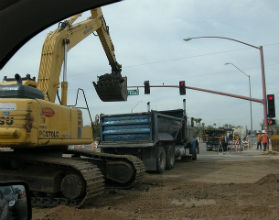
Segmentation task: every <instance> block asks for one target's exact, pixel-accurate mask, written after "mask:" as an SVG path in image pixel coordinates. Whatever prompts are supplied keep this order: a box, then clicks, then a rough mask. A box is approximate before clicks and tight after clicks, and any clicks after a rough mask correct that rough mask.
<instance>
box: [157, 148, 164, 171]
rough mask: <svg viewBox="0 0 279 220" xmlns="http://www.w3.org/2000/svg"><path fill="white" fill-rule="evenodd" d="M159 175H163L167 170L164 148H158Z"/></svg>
mask: <svg viewBox="0 0 279 220" xmlns="http://www.w3.org/2000/svg"><path fill="white" fill-rule="evenodd" d="M156 165H157V173H163V172H164V171H165V169H166V151H165V149H164V148H163V147H158V148H157V155H156Z"/></svg>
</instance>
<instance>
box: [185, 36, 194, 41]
mask: <svg viewBox="0 0 279 220" xmlns="http://www.w3.org/2000/svg"><path fill="white" fill-rule="evenodd" d="M192 39H193V38H191V37H189V38H184V39H183V40H185V41H190V40H192Z"/></svg>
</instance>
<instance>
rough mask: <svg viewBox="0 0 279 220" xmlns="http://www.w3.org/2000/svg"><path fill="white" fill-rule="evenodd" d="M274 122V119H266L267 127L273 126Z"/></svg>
mask: <svg viewBox="0 0 279 220" xmlns="http://www.w3.org/2000/svg"><path fill="white" fill-rule="evenodd" d="M275 124H276V122H275V120H274V119H268V125H275Z"/></svg>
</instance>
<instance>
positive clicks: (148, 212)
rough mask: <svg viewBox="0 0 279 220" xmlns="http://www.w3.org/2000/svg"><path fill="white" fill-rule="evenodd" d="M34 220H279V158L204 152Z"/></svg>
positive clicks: (41, 213) (36, 215)
mask: <svg viewBox="0 0 279 220" xmlns="http://www.w3.org/2000/svg"><path fill="white" fill-rule="evenodd" d="M33 219H36V220H39V219H40V220H47V219H268V220H270V219H279V156H278V155H272V154H268V155H267V154H263V153H261V152H257V151H255V150H254V151H253V150H250V151H246V152H239V153H237V152H234V153H225V154H222V153H216V152H206V151H205V150H202V151H201V154H200V155H199V158H198V160H197V161H186V162H177V163H176V166H175V168H174V169H173V170H169V171H166V172H165V173H164V174H146V176H145V178H144V182H143V183H142V184H141V185H139V186H137V187H135V188H133V189H131V190H106V192H105V194H104V195H103V196H101V197H99V198H97V199H96V200H94V201H93V202H92V204H90V205H88V206H87V207H85V208H83V209H75V208H69V207H66V206H60V207H56V208H52V209H33Z"/></svg>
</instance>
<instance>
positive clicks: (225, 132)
mask: <svg viewBox="0 0 279 220" xmlns="http://www.w3.org/2000/svg"><path fill="white" fill-rule="evenodd" d="M230 140H232V129H225V128H205V129H204V130H203V141H204V142H205V143H206V150H207V151H219V150H223V151H227V148H228V142H229V141H230Z"/></svg>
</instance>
